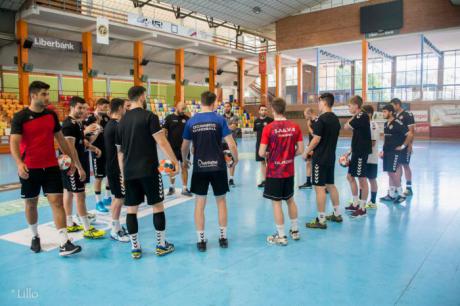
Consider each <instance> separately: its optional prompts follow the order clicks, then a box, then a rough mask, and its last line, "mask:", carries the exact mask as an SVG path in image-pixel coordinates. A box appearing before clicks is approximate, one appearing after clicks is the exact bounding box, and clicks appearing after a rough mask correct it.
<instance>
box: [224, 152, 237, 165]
mask: <svg viewBox="0 0 460 306" xmlns="http://www.w3.org/2000/svg"><path fill="white" fill-rule="evenodd" d="M224 158H225V162H226V163H227V166H228V167H231V166H233V163H234V162H235V160H234V159H233V154H232V152H231V151H230V150H224Z"/></svg>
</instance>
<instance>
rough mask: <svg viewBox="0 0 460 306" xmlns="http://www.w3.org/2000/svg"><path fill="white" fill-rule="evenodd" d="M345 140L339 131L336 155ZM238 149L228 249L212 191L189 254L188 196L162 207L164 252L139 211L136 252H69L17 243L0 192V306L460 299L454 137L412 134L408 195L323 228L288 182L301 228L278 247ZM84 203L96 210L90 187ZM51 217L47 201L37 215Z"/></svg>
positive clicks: (341, 173)
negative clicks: (310, 226) (310, 225)
mask: <svg viewBox="0 0 460 306" xmlns="http://www.w3.org/2000/svg"><path fill="white" fill-rule="evenodd" d="M348 145H349V139H341V140H340V142H339V148H338V151H337V154H341V153H343V152H344V151H345V149H346V148H347V147H348ZM239 150H240V152H241V153H240V154H241V161H240V164H239V165H238V167H237V171H236V176H235V179H236V184H237V187H236V188H234V189H232V191H231V193H230V194H229V195H228V213H229V227H228V234H229V249H226V250H223V249H220V248H219V247H218V243H217V238H218V225H217V212H216V206H215V201H214V199H212V198H211V200H210V201H209V205H208V207H207V209H206V226H207V236H208V239H209V243H208V251H207V252H206V253H198V252H197V250H196V245H195V242H196V241H195V239H196V235H195V229H194V223H193V206H194V204H193V200H192V199H182V198H181V197H174V198H172V199H168V202H169V204H168V205H171V207H170V208H168V209H167V213H166V215H167V238H168V240H170V241H171V242H173V243H174V244H175V245H176V252H175V253H173V254H171V255H168V256H165V257H162V258H159V257H156V256H155V255H154V254H153V252H154V231H153V224H152V217H151V215H150V214H148V213H146V214H144V215H145V216H144V217H143V218H141V219H140V221H139V230H140V240H141V243H142V246H143V250H144V256H143V258H142V259H141V260H137V261H135V260H132V259H131V256H130V245H129V244H121V243H116V242H114V241H111V240H110V239H109V238H105V239H103V240H99V241H88V240H80V241H79V242H78V243H79V244H80V245H81V246H82V247H83V251H82V253H80V254H79V255H77V256H74V257H71V258H60V257H59V256H58V254H57V250H56V249H53V250H51V251H45V252H42V253H40V254H33V253H32V252H31V251H30V250H29V249H28V246H25V245H22V244H20V243H18V241H19V240H21V237H25V238H26V240H25V241H26V242H27V243H29V239H30V234H29V232H28V231H23V232H18V231H21V230H24V229H26V227H27V226H26V222H25V219H24V215H23V204H22V201H21V200H20V199H19V190H13V191H7V192H1V193H0V222H1V226H0V267H1V270H0V271H1V273H0V305H23V304H24V305H58V304H60V305H154V304H155V305H315V304H321V305H394V304H397V305H460V235H459V232H460V213H459V211H460V200H459V198H460V191H459V189H460V162H459V157H460V155H459V152H460V143H459V142H447V141H446V142H434V141H416V143H415V149H414V152H415V153H414V156H413V159H412V164H411V165H412V169H413V173H414V178H413V188H414V196H413V197H412V198H411V199H409V200H408V201H407V202H406V203H403V204H402V205H394V204H383V203H379V208H378V209H377V210H376V211H371V212H370V213H369V214H368V216H367V217H366V218H362V219H358V220H352V219H351V218H349V217H348V216H347V217H345V219H344V222H343V223H342V224H334V223H329V228H328V229H327V230H325V231H322V230H307V229H306V228H305V226H304V224H305V222H306V221H309V220H310V219H312V218H313V217H315V216H316V208H315V201H314V199H315V196H314V191H312V190H306V191H299V190H296V193H295V199H296V201H297V205H298V208H299V223H300V225H301V235H302V237H301V240H300V241H298V242H296V241H291V240H289V245H288V246H287V247H279V246H270V245H268V244H267V243H266V240H265V239H266V236H267V235H268V234H272V233H273V232H274V222H273V216H272V208H271V204H270V202H269V201H268V200H265V199H263V198H262V190H259V189H257V188H256V181H257V176H258V166H257V164H256V162H255V161H254V160H253V159H254V153H253V151H254V140H253V139H245V140H243V141H240V144H239ZM304 165H305V164H304V162H303V161H302V160H301V159H300V158H297V160H296V174H297V175H296V185H298V184H301V183H303V182H304V180H305V170H304V168H305V167H304ZM0 169H1V171H0V184H4V183H9V182H13V181H17V176H16V168H15V165H14V163H13V162H12V159H11V157H9V156H7V155H2V156H0ZM379 170H380V171H381V164H380V165H379ZM345 173H346V169H344V168H341V167H339V166H337V167H336V184H337V186H338V189H339V192H340V199H341V205H342V206H343V205H344V204H346V202H347V200H348V199H349V198H350V191H349V187H348V184H347V181H346V179H345ZM378 181H379V184H380V192H379V196H382V195H383V194H384V193H385V191H386V188H387V187H388V184H387V176H386V175H385V174H383V173H382V172H379V179H378ZM165 185H166V186H168V183H166V184H165ZM88 206H89V208H91V209H94V195H93V193H92V192H91V191H90V192H89V196H88ZM328 208H329V209H330V204H329V205H328ZM284 210H285V212H286V207H285V206H284ZM149 211H150V210H148V212H149ZM286 215H287V214H286ZM102 219H103V217H102ZM50 221H52V219H51V213H50V209H49V207H48V206H47V205H46V204H44V205H43V206H42V207H41V208H39V222H40V223H41V224H43V223H47V222H50ZM122 221H124V218H123V219H122ZM101 224H102V223H101ZM288 226H289V222H288V221H287V222H286V227H288ZM48 227H50V226H49V225H48ZM48 230H49V229H48ZM24 233H25V234H24ZM7 237H10V238H8V239H9V240H6V239H7ZM11 237H13V238H11ZM15 239H16V240H18V241H14V240H15ZM44 239H45V237H44V234H43V232H42V241H43V240H44ZM22 240H24V238H22Z"/></svg>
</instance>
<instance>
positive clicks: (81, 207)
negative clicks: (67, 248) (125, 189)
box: [62, 96, 105, 239]
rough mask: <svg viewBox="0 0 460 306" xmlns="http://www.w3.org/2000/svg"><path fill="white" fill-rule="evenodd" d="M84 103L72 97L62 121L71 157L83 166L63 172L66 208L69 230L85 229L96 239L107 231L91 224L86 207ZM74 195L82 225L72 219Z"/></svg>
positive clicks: (81, 99) (85, 232)
mask: <svg viewBox="0 0 460 306" xmlns="http://www.w3.org/2000/svg"><path fill="white" fill-rule="evenodd" d="M84 105H85V100H84V99H83V98H80V97H77V96H75V97H72V99H71V100H70V114H69V116H68V117H67V118H66V119H65V120H64V121H63V123H62V133H63V134H64V136H65V138H66V140H67V141H68V142H69V144H70V147H71V151H72V156H71V158H72V159H73V160H74V161H75V163H76V164H77V166H80V167H81V168H79V167H77V170H78V171H77V172H76V173H74V174H70V175H69V174H68V173H67V172H64V171H63V172H62V179H63V183H64V188H65V192H64V208H65V211H66V216H67V230H68V231H69V232H76V231H80V230H82V229H83V230H84V232H83V236H84V237H85V238H89V239H94V238H101V237H103V236H104V234H105V232H104V231H103V230H97V229H95V228H94V227H93V226H91V225H90V222H89V219H88V212H87V209H86V194H85V179H86V175H89V173H88V174H87V173H86V171H84V169H83V167H84V166H82V165H81V164H82V161H83V159H84V154H85V138H84V135H83V125H82V122H81V119H82V116H83V114H84V107H85V106H84ZM91 149H92V150H95V151H96V150H97V148H95V147H91ZM79 164H80V165H79ZM74 196H75V198H76V203H77V212H78V216H79V217H80V221H81V222H82V225H78V224H76V223H75V222H74V221H73V219H72V200H73V197H74Z"/></svg>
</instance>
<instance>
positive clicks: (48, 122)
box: [10, 81, 81, 256]
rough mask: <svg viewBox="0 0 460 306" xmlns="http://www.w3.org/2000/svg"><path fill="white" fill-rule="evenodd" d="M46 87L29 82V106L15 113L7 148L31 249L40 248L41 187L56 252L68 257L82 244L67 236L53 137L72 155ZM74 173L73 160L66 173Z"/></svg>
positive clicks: (79, 248)
mask: <svg viewBox="0 0 460 306" xmlns="http://www.w3.org/2000/svg"><path fill="white" fill-rule="evenodd" d="M49 88H50V86H49V85H48V84H46V83H43V82H40V81H35V82H32V83H31V84H30V86H29V93H30V106H29V107H28V108H25V109H23V110H22V111H20V112H18V113H16V114H15V115H14V118H13V122H12V129H11V139H10V148H11V155H12V156H13V158H14V160H15V161H16V164H17V166H18V174H19V178H20V181H21V197H22V198H23V199H25V214H26V219H27V223H28V224H29V228H30V230H31V231H32V234H33V238H32V245H31V249H32V251H34V252H36V253H38V252H40V251H41V245H40V236H39V234H38V210H37V204H38V197H39V195H40V190H41V189H43V193H44V194H45V196H46V197H47V198H48V202H49V204H50V206H51V209H52V211H53V217H54V222H55V226H56V228H57V231H58V233H59V245H60V248H59V255H61V256H68V255H72V254H75V253H78V252H80V251H81V247H80V246H77V245H74V244H73V243H72V242H71V241H70V240H69V238H68V236H67V229H66V219H65V211H64V206H63V199H62V192H63V187H62V181H61V174H60V171H59V167H58V162H57V159H56V151H55V149H54V140H56V142H57V143H58V144H59V146H60V148H61V150H62V151H63V152H64V153H65V154H67V155H69V156H72V155H71V151H70V148H69V146H68V145H67V142H66V141H65V138H64V136H63V134H62V132H61V126H60V124H59V120H58V118H57V115H56V113H54V112H53V111H51V110H48V109H46V108H45V107H46V105H47V104H48V99H49ZM76 164H77V165H78V163H76ZM74 172H75V164H74V163H73V162H72V165H71V167H70V170H69V173H71V174H72V173H74Z"/></svg>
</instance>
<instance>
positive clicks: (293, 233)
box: [289, 230, 300, 240]
mask: <svg viewBox="0 0 460 306" xmlns="http://www.w3.org/2000/svg"><path fill="white" fill-rule="evenodd" d="M289 235H290V236H291V239H292V240H299V239H300V232H299V231H298V230H297V231H293V230H289Z"/></svg>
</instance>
